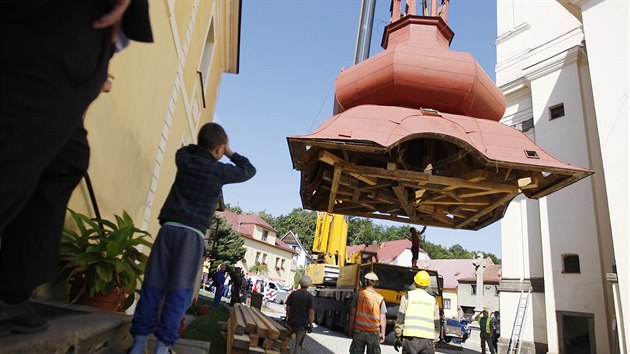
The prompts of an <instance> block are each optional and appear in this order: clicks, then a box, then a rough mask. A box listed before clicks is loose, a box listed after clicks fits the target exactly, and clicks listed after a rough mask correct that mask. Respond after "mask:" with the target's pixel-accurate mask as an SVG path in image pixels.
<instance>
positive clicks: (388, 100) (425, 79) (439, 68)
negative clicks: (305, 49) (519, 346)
mask: <svg viewBox="0 0 630 354" xmlns="http://www.w3.org/2000/svg"><path fill="white" fill-rule="evenodd" d="M403 3H405V4H406V5H405V6H404V13H403V12H401V11H403V6H402V5H403ZM441 4H442V5H441V7H440V6H438V1H431V2H430V8H429V6H428V5H427V2H422V9H421V11H418V12H419V13H421V14H425V15H430V16H416V5H417V4H416V1H414V0H406V1H403V0H394V1H393V2H392V23H391V24H390V25H389V26H388V28H387V31H386V33H385V35H384V38H383V47H384V48H385V51H383V52H381V53H379V54H377V55H375V56H373V57H372V58H369V59H367V60H365V61H363V62H361V63H358V64H356V65H354V66H352V67H351V68H349V69H346V70H343V71H342V72H341V73H340V74H339V75H338V76H337V81H336V85H335V89H336V93H335V97H336V101H335V115H334V116H332V117H330V118H328V119H327V120H326V121H324V122H323V123H322V124H321V125H320V126H319V127H318V128H317V129H316V130H315V131H313V132H311V133H310V134H307V135H304V136H293V137H288V138H287V139H288V143H289V149H290V151H291V158H292V160H293V167H294V168H295V169H297V170H300V171H301V172H302V173H301V178H302V179H301V187H300V195H301V197H302V204H303V206H304V208H306V209H312V210H319V211H326V212H328V213H335V214H343V215H355V216H363V217H370V218H376V219H387V220H393V221H400V222H406V223H412V224H420V225H429V226H437V227H445V228H452V229H468V230H478V229H480V228H483V227H484V226H487V225H489V224H491V223H493V222H495V221H497V220H499V219H501V218H502V217H503V215H504V213H505V210H506V208H507V206H508V204H509V202H510V201H511V200H512V199H513V198H514V197H515V196H516V195H518V194H520V193H524V194H525V195H526V196H527V197H529V198H535V199H536V198H541V197H544V196H546V195H548V194H550V193H553V192H555V191H557V190H559V189H561V188H563V187H566V186H568V185H569V184H571V183H574V182H575V181H577V180H579V179H582V178H584V177H586V176H588V175H590V174H591V173H593V172H592V171H589V170H585V169H582V168H578V167H573V166H570V165H568V164H565V163H563V162H561V161H559V160H557V159H555V158H554V157H553V156H551V155H549V154H547V153H546V152H545V151H544V150H543V149H541V148H540V147H539V146H537V145H536V144H535V143H533V142H532V141H531V140H530V139H529V138H528V137H527V136H525V135H524V134H522V133H521V132H520V131H518V130H516V129H513V128H510V127H508V126H506V125H503V124H501V123H498V121H499V120H500V119H501V118H502V116H503V114H504V111H505V105H506V102H505V97H504V96H503V94H502V93H501V91H500V90H499V89H498V88H497V87H496V86H495V85H494V83H493V82H492V80H491V79H490V78H489V77H488V76H487V75H486V74H485V72H484V71H483V70H482V69H481V67H480V66H479V65H478V64H477V62H476V61H475V60H474V58H473V57H472V56H471V55H470V54H468V53H462V52H454V51H451V50H449V48H448V47H449V44H450V41H451V39H452V38H453V32H452V31H451V29H450V28H449V27H448V26H447V24H446V18H447V9H448V4H449V1H448V0H442V1H441ZM401 16H402V17H401Z"/></svg>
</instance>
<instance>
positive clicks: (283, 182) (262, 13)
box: [214, 0, 501, 257]
mask: <svg viewBox="0 0 630 354" xmlns="http://www.w3.org/2000/svg"><path fill="white" fill-rule="evenodd" d="M389 6H390V0H376V10H375V16H374V26H373V31H372V41H371V47H370V55H371V56H372V55H374V54H376V53H378V52H380V51H382V50H383V49H382V48H381V46H380V42H381V39H382V36H383V29H384V27H385V25H387V24H388V23H389V19H390V13H389ZM360 8H361V0H311V1H301V0H269V1H266V0H243V7H242V16H241V42H240V65H239V73H238V74H223V76H222V79H221V85H220V88H219V96H218V101H217V107H216V111H215V116H214V119H215V121H216V122H217V123H219V124H221V125H222V126H223V127H224V128H225V129H226V131H227V133H228V135H229V138H230V146H231V148H232V149H233V150H234V151H236V152H238V153H240V154H242V155H244V156H247V157H248V158H249V159H250V161H251V162H252V163H253V164H254V166H256V169H257V174H256V176H254V178H253V179H251V180H250V181H247V182H245V183H240V184H231V185H226V186H224V188H223V195H224V199H225V202H226V203H229V204H230V205H232V206H239V207H240V208H242V209H243V210H244V211H245V212H250V211H251V212H259V211H265V212H267V213H269V214H271V215H273V216H279V215H282V214H288V213H290V212H291V211H292V210H293V209H295V208H301V207H302V204H301V200H300V195H299V191H300V172H299V171H297V170H293V165H292V162H291V157H290V154H289V148H288V144H287V139H286V138H287V136H292V135H304V134H307V133H309V132H311V131H312V130H314V129H315V128H316V127H317V126H318V125H319V124H320V123H321V122H323V121H324V120H325V119H326V118H328V117H329V116H331V115H332V109H333V96H334V83H335V78H336V76H337V74H338V73H339V72H340V71H341V69H342V68H344V67H346V68H347V67H350V66H352V64H353V60H354V51H355V46H356V38H357V30H358V25H359V14H360ZM496 23H497V21H496V1H494V0H481V1H469V0H465V1H451V2H450V7H449V17H448V24H449V26H450V27H451V29H452V30H453V31H454V32H455V37H454V39H453V41H452V43H451V49H453V50H457V51H467V52H470V53H471V54H472V55H473V56H474V57H475V59H476V60H477V61H478V62H479V64H480V65H481V66H482V67H483V68H484V70H485V71H486V73H488V75H489V76H490V77H491V78H494V77H495V74H494V69H495V64H496V52H495V46H494V43H495V39H496ZM373 221H374V222H375V223H377V224H384V225H386V226H388V225H396V226H400V225H401V224H399V223H394V222H387V221H381V220H376V219H373ZM426 238H427V240H428V241H430V242H432V243H435V244H440V245H442V246H444V247H450V246H452V245H454V244H460V245H462V246H463V247H464V248H466V249H468V250H481V251H485V252H490V253H494V254H495V255H497V256H498V257H501V243H500V242H501V238H500V226H499V222H497V223H494V224H493V225H490V226H488V227H486V228H484V229H482V230H479V231H464V230H450V229H443V228H436V227H429V228H428V229H427V231H426Z"/></svg>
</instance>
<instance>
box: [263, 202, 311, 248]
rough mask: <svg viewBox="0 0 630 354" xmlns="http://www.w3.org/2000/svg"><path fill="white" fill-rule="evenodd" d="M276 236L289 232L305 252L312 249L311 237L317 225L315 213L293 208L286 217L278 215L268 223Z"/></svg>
mask: <svg viewBox="0 0 630 354" xmlns="http://www.w3.org/2000/svg"><path fill="white" fill-rule="evenodd" d="M270 224H271V225H272V226H273V227H274V228H275V229H276V231H278V236H283V235H284V234H286V233H287V232H289V231H293V233H294V234H297V235H298V238H299V239H300V242H301V243H302V246H304V248H305V249H306V250H307V251H310V250H312V249H313V236H314V235H315V226H316V225H317V213H316V212H314V211H311V210H305V209H302V208H295V209H293V210H292V211H291V213H289V214H288V215H280V216H278V217H276V218H275V219H274V220H273V222H271V223H270Z"/></svg>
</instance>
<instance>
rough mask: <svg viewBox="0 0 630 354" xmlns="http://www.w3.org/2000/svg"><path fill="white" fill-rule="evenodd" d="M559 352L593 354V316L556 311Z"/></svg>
mask: <svg viewBox="0 0 630 354" xmlns="http://www.w3.org/2000/svg"><path fill="white" fill-rule="evenodd" d="M558 322H559V324H560V326H559V328H558V332H559V333H558V334H559V337H560V352H561V353H575V354H595V353H596V350H595V321H594V316H593V314H588V313H575V312H564V311H558Z"/></svg>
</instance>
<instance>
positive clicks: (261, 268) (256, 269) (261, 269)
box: [248, 263, 269, 275]
mask: <svg viewBox="0 0 630 354" xmlns="http://www.w3.org/2000/svg"><path fill="white" fill-rule="evenodd" d="M248 270H249V272H250V273H254V274H263V275H266V274H268V273H269V268H267V265H266V264H265V263H262V264H261V263H258V264H255V265H253V266H251V267H249V269H248Z"/></svg>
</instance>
